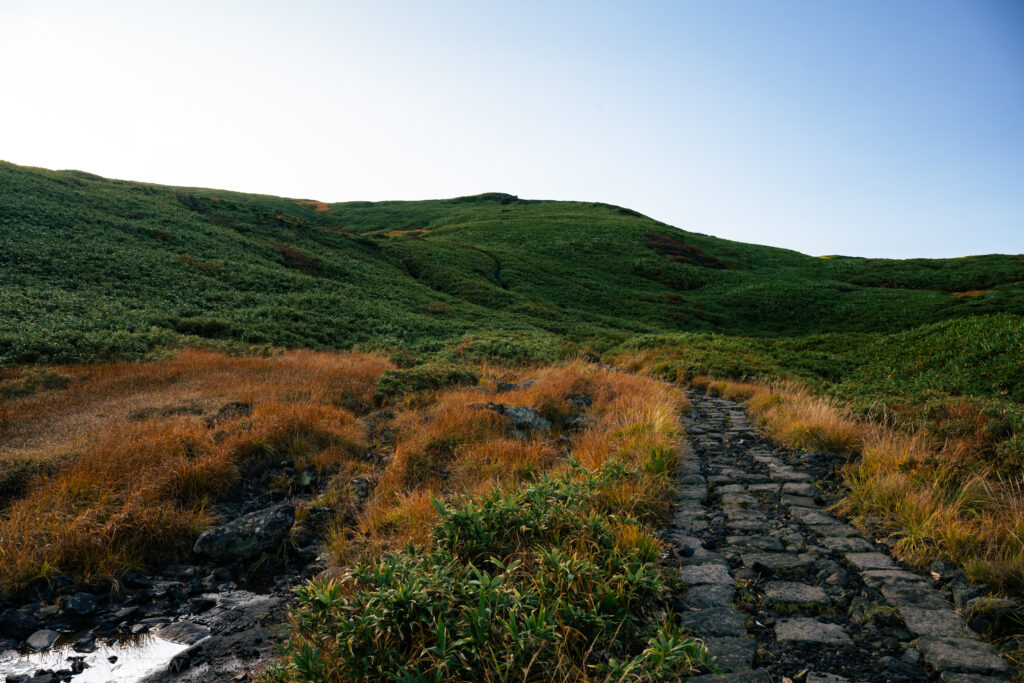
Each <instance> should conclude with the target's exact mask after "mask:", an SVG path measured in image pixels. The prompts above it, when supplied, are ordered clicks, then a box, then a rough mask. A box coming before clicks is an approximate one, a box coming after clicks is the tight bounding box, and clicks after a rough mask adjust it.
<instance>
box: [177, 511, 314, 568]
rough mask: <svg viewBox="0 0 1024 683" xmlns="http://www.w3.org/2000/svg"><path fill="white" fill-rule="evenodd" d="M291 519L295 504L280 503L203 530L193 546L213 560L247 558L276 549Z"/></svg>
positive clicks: (289, 525)
mask: <svg viewBox="0 0 1024 683" xmlns="http://www.w3.org/2000/svg"><path fill="white" fill-rule="evenodd" d="M294 522H295V507H294V506H292V505H290V504H288V503H282V504H280V505H275V506H273V507H270V508H266V509H264V510H257V511H256V512H251V513H249V514H247V515H245V516H243V517H239V518H238V519H236V520H233V521H231V522H228V523H227V524H225V525H223V526H219V527H215V528H213V529H209V530H207V531H204V532H203V533H202V535H200V536H199V538H198V539H197V540H196V544H195V547H194V548H193V550H194V551H195V553H196V554H197V555H205V556H207V557H209V558H211V559H213V560H227V561H230V560H234V559H236V558H250V557H253V556H255V555H258V554H260V553H268V552H273V551H274V550H276V549H277V548H278V547H279V546H280V545H281V542H282V541H283V540H284V539H285V537H286V536H287V535H288V531H289V530H290V529H291V527H292V524H293V523H294Z"/></svg>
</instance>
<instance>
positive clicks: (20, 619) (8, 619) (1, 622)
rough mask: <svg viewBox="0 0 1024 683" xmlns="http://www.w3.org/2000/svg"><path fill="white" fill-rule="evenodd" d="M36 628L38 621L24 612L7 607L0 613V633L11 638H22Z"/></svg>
mask: <svg viewBox="0 0 1024 683" xmlns="http://www.w3.org/2000/svg"><path fill="white" fill-rule="evenodd" d="M38 628H39V622H38V621H37V620H36V619H35V618H34V617H31V616H29V615H27V614H25V613H24V612H19V611H18V610H13V609H8V610H4V611H3V613H0V633H3V634H4V635H6V636H10V637H11V638H17V639H18V640H24V639H25V638H28V637H29V636H30V635H32V633H33V632H34V631H36V629H38Z"/></svg>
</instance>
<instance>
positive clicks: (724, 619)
mask: <svg viewBox="0 0 1024 683" xmlns="http://www.w3.org/2000/svg"><path fill="white" fill-rule="evenodd" d="M679 621H680V623H682V625H683V626H685V627H686V628H688V629H690V630H691V631H694V632H695V633H700V634H702V635H710V636H743V635H746V633H747V618H746V617H745V616H743V615H742V614H740V613H739V612H737V611H736V610H732V609H728V608H725V607H710V608H708V609H702V610H695V611H693V612H684V613H683V614H682V615H680V617H679Z"/></svg>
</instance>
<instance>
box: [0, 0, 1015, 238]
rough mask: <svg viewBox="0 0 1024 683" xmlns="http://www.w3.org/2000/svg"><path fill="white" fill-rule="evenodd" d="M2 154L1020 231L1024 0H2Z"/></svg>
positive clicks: (315, 188) (354, 187)
mask: <svg viewBox="0 0 1024 683" xmlns="http://www.w3.org/2000/svg"><path fill="white" fill-rule="evenodd" d="M0 159H4V160H7V161H11V162H14V163H17V164H23V165H29V166H41V167H44V168H52V169H66V168H76V169H80V170H85V171H89V172H91V173H96V174H99V175H103V176H107V177H113V178H124V179H131V180H141V181H149V182H156V183H166V184H170V185H187V186H197V187H217V188H224V189H231V190H239V191H244V192H258V193H266V194H274V195H282V196H290V197H297V198H310V199H317V200H321V201H328V202H337V201H349V200H382V199H430V198H442V197H454V196H461V195H468V194H476V193H480V192H508V193H511V194H516V195H519V196H520V197H523V198H530V199H566V200H583V201H600V202H607V203H611V204H618V205H622V206H627V207H630V208H632V209H635V210H637V211H640V212H642V213H644V214H646V215H648V216H651V217H653V218H656V219H658V220H661V221H664V222H666V223H669V224H671V225H675V226H677V227H680V228H684V229H687V230H692V231H696V232H702V233H707V234H712V235H716V236H718V237H724V238H728V239H734V240H740V241H744V242H755V243H758V244H769V245H773V246H780V247H786V248H790V249H796V250H798V251H801V252H804V253H809V254H815V255H825V254H845V255H857V256H872V257H893V258H906V257H951V256H964V255H969V254H984V253H993V252H1002V253H1021V252H1024V2H1021V1H1020V0H990V1H986V0H961V1H957V2H950V1H949V0H884V1H883V0H828V1H826V2H821V1H820V0H807V1H795V0H774V1H763V0H750V1H741V0H706V1H703V0H702V1H699V2H698V1H686V0H675V1H666V2H643V1H637V0H634V1H630V2H625V1H622V2H606V1H603V0H591V1H586V2H584V1H579V2H570V1H565V2H559V1H558V0H546V1H542V2H532V1H529V0H526V1H524V2H515V3H509V2H502V3H498V2H487V1H485V0H475V1H474V0H466V1H464V2H456V1H446V0H432V1H431V2H413V1H410V2H388V1H386V0H374V1H370V0H367V1H366V2H360V3H355V2H312V1H307V0H290V1H288V2H260V1H258V0H249V1H246V2H220V1H216V0H207V1H205V2H187V1H181V2H173V3H171V2H167V3H164V2H157V1H152V2H149V1H147V2H117V1H104V2H88V3H87V2H80V1H79V2H57V1H52V0H24V1H20V2H14V1H12V0H0ZM2 191H3V188H2V187H0V193H2Z"/></svg>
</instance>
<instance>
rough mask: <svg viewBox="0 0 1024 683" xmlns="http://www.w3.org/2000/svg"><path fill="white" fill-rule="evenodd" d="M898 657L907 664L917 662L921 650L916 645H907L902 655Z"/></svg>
mask: <svg viewBox="0 0 1024 683" xmlns="http://www.w3.org/2000/svg"><path fill="white" fill-rule="evenodd" d="M900 659H902V660H903V661H904V662H906V663H907V664H917V663H918V662H920V661H921V651H920V650H918V649H917V648H916V647H908V648H907V649H906V650H904V651H903V656H902V657H901V658H900Z"/></svg>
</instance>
